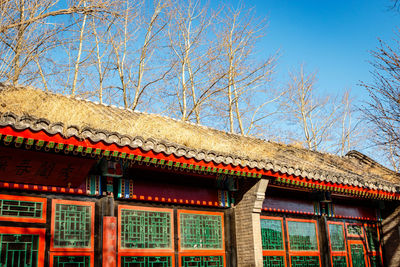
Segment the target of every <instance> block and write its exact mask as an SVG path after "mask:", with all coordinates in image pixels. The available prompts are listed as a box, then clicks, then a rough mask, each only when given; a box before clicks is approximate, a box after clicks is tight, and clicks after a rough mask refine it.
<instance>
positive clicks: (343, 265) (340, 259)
mask: <svg viewBox="0 0 400 267" xmlns="http://www.w3.org/2000/svg"><path fill="white" fill-rule="evenodd" d="M332 265H333V267H347V258H346V256H332Z"/></svg>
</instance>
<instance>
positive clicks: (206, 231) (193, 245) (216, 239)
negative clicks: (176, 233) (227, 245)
mask: <svg viewBox="0 0 400 267" xmlns="http://www.w3.org/2000/svg"><path fill="white" fill-rule="evenodd" d="M180 236H181V239H180V242H181V248H184V249H222V237H223V233H222V218H221V216H219V215H204V214H192V213H181V214H180Z"/></svg>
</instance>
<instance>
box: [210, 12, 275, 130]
mask: <svg viewBox="0 0 400 267" xmlns="http://www.w3.org/2000/svg"><path fill="white" fill-rule="evenodd" d="M224 10H225V12H223V13H222V15H221V16H220V22H219V25H220V28H219V31H218V34H217V38H218V40H219V42H220V49H221V59H220V67H221V69H223V72H224V73H225V81H224V84H223V85H222V86H223V88H224V91H225V96H226V99H227V101H226V102H225V103H226V108H227V117H228V128H229V131H230V132H236V130H235V129H236V127H237V129H238V132H239V133H240V134H246V133H249V132H250V131H249V129H250V130H251V129H252V128H253V127H254V123H255V120H258V121H259V120H261V119H260V118H256V115H257V113H258V112H260V111H261V110H262V109H263V108H264V107H265V106H266V105H267V104H269V103H271V102H274V101H272V100H276V99H278V98H279V97H278V98H276V97H271V96H270V97H266V98H265V99H266V101H263V102H262V103H261V104H257V103H254V101H251V100H255V99H256V98H260V96H259V94H260V92H264V93H265V92H266V91H267V83H268V81H269V80H270V78H271V74H272V71H273V68H274V62H275V55H274V56H272V57H269V58H267V59H265V60H261V61H259V60H256V59H254V58H253V57H252V56H253V54H254V53H255V49H256V47H255V46H256V43H257V41H258V40H259V39H260V38H261V37H262V36H263V33H264V30H265V28H266V21H265V20H259V19H257V18H256V17H255V14H254V11H253V10H251V9H250V10H246V9H244V8H243V7H239V8H237V9H233V8H230V7H226V8H225V9H224ZM279 95H281V94H278V96H279ZM256 96H258V97H256ZM261 98H263V97H261ZM254 107H256V108H254ZM251 110H252V111H253V112H254V111H255V112H256V113H255V114H248V113H249V111H251ZM250 113H251V112H250ZM246 116H247V117H246ZM245 117H246V119H245V120H246V121H248V122H249V123H248V125H247V127H246V126H245V125H244V122H243V121H244V118H245ZM265 117H266V116H265V114H264V115H262V116H261V118H265ZM249 118H250V120H249ZM246 129H247V131H246Z"/></svg>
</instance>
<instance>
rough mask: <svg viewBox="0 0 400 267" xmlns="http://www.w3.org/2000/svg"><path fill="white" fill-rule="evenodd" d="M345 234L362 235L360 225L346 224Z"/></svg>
mask: <svg viewBox="0 0 400 267" xmlns="http://www.w3.org/2000/svg"><path fill="white" fill-rule="evenodd" d="M347 234H348V235H357V236H361V235H362V227H361V225H355V224H349V225H347Z"/></svg>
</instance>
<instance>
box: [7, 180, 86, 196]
mask: <svg viewBox="0 0 400 267" xmlns="http://www.w3.org/2000/svg"><path fill="white" fill-rule="evenodd" d="M0 188H6V189H12V190H29V191H40V192H51V193H63V194H78V195H84V194H85V192H84V191H83V190H82V189H80V188H66V187H57V186H45V185H33V184H17V183H7V182H0Z"/></svg>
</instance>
